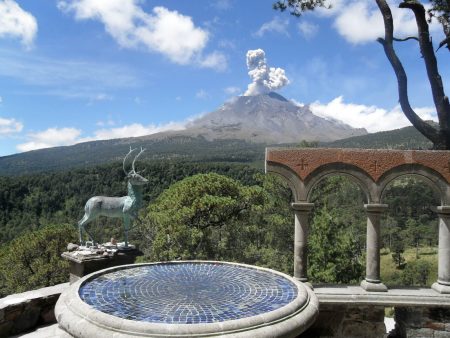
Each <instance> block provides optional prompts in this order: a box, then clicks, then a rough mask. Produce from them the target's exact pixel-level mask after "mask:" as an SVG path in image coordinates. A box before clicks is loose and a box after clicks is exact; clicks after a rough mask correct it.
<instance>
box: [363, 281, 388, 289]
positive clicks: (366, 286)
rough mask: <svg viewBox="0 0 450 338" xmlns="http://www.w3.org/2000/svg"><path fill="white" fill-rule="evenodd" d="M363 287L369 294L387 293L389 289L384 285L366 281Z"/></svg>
mask: <svg viewBox="0 0 450 338" xmlns="http://www.w3.org/2000/svg"><path fill="white" fill-rule="evenodd" d="M361 287H362V288H363V289H364V290H366V291H369V292H387V290H388V288H387V287H386V285H384V284H383V283H381V282H379V283H373V282H368V281H366V280H365V279H364V280H363V281H362V282H361Z"/></svg>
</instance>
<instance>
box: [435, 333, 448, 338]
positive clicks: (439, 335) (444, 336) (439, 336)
mask: <svg viewBox="0 0 450 338" xmlns="http://www.w3.org/2000/svg"><path fill="white" fill-rule="evenodd" d="M434 338H450V332H447V331H436V332H434Z"/></svg>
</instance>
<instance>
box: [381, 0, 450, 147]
mask: <svg viewBox="0 0 450 338" xmlns="http://www.w3.org/2000/svg"><path fill="white" fill-rule="evenodd" d="M376 3H377V5H378V8H379V9H380V12H381V14H382V16H383V21H384V29H385V37H384V39H383V38H379V39H378V42H380V43H381V44H382V46H383V48H384V52H385V54H386V57H387V58H388V60H389V62H390V63H391V66H392V68H393V69H394V72H395V75H396V77H397V82H398V93H399V102H400V106H401V108H402V110H403V113H404V114H405V116H406V117H407V118H408V120H409V121H410V122H411V124H412V125H413V126H414V127H415V128H416V129H417V130H418V131H419V132H420V133H421V134H422V135H424V136H425V137H426V138H428V139H429V140H430V141H431V142H432V143H433V147H434V149H450V105H449V101H448V97H446V96H445V94H444V88H443V84H442V79H441V77H440V75H439V72H438V69H437V61H436V57H435V54H434V50H433V45H432V43H431V41H430V36H429V32H428V24H427V22H426V18H425V9H424V8H423V6H422V5H421V4H420V3H417V2H414V3H412V2H411V3H410V2H403V3H402V4H401V5H400V7H403V8H410V9H412V10H413V11H414V14H415V16H416V22H417V26H418V29H419V43H420V48H421V52H422V54H423V56H424V62H425V65H426V68H427V74H428V79H429V81H430V85H431V88H432V93H433V100H434V104H435V107H436V110H437V114H438V119H439V128H435V127H433V126H432V125H430V124H429V123H427V122H425V121H423V120H422V119H421V118H420V117H419V116H418V115H417V114H416V112H415V111H414V110H413V109H412V107H411V104H410V103H409V98H408V78H407V76H406V72H405V70H404V68H403V65H402V63H401V61H400V59H399V58H398V56H397V54H396V52H395V50H394V46H393V41H394V23H393V19H392V12H391V9H390V7H389V5H388V4H387V2H386V0H376Z"/></svg>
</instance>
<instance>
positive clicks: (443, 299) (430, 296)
mask: <svg viewBox="0 0 450 338" xmlns="http://www.w3.org/2000/svg"><path fill="white" fill-rule="evenodd" d="M314 292H315V294H316V295H317V297H318V298H319V303H320V304H348V305H350V304H352V303H353V304H355V305H356V304H358V305H380V306H410V307H450V295H446V294H441V293H438V292H437V291H435V290H433V289H431V288H420V287H416V288H414V287H411V288H407V287H405V288H400V287H397V288H390V289H388V290H387V291H386V292H369V291H366V290H364V289H363V288H361V287H360V286H347V285H314Z"/></svg>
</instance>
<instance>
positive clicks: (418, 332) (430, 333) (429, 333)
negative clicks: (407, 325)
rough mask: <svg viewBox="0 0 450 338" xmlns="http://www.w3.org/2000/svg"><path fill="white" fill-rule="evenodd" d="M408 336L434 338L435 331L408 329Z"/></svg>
mask: <svg viewBox="0 0 450 338" xmlns="http://www.w3.org/2000/svg"><path fill="white" fill-rule="evenodd" d="M406 337H408V338H433V337H434V331H433V330H432V329H416V330H412V329H411V330H406Z"/></svg>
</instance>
